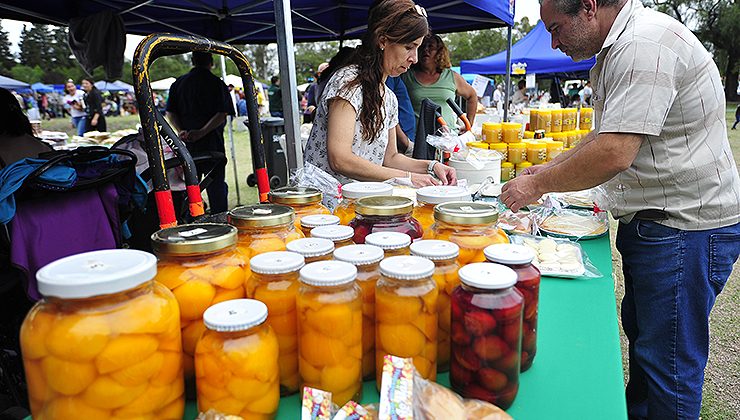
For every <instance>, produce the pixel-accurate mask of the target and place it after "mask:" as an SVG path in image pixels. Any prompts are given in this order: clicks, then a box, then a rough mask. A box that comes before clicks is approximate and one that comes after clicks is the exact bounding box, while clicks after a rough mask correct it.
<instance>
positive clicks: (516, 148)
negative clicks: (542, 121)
mask: <svg viewBox="0 0 740 420" xmlns="http://www.w3.org/2000/svg"><path fill="white" fill-rule="evenodd" d="M508 158H509V162H511V163H513V164H514V165H516V164H517V163H521V162H524V161H525V160H527V144H526V143H509V152H508Z"/></svg>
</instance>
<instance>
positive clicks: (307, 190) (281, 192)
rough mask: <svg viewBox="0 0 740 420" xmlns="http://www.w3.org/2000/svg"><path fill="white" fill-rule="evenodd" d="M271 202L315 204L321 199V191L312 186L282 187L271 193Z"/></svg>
mask: <svg viewBox="0 0 740 420" xmlns="http://www.w3.org/2000/svg"><path fill="white" fill-rule="evenodd" d="M268 197H269V200H270V202H271V203H277V204H287V205H291V204H313V203H318V202H320V201H321V197H322V194H321V191H319V190H317V189H316V188H311V187H282V188H278V189H276V190H272V191H270V193H269V196H268Z"/></svg>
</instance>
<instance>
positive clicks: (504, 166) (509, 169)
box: [501, 162, 516, 182]
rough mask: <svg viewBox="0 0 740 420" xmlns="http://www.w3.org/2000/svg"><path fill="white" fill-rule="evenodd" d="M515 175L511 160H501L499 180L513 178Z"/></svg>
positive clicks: (504, 180) (503, 180)
mask: <svg viewBox="0 0 740 420" xmlns="http://www.w3.org/2000/svg"><path fill="white" fill-rule="evenodd" d="M514 177H516V172H515V171H514V164H513V163H511V162H502V163H501V182H506V181H508V180H510V179H514Z"/></svg>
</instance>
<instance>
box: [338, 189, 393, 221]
mask: <svg viewBox="0 0 740 420" xmlns="http://www.w3.org/2000/svg"><path fill="white" fill-rule="evenodd" d="M377 195H393V186H392V185H390V184H386V183H385V182H352V183H349V184H344V185H343V186H342V201H341V202H340V203H339V205H338V206H337V208H336V209H334V214H335V215H336V216H339V219H340V220H341V222H340V223H341V224H343V225H348V224H349V222H351V221H352V219H354V218H355V202H356V201H357V200H359V199H360V198H362V197H374V196H377Z"/></svg>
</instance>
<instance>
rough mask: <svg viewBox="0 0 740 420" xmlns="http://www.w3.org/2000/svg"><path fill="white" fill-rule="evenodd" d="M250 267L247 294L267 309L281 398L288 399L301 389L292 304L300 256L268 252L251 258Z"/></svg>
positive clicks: (301, 265) (301, 266) (294, 311)
mask: <svg viewBox="0 0 740 420" xmlns="http://www.w3.org/2000/svg"><path fill="white" fill-rule="evenodd" d="M251 265H252V277H251V279H250V280H249V287H250V288H251V293H248V294H249V296H250V297H253V298H254V299H257V300H259V301H261V302H264V304H265V305H267V311H268V313H269V316H268V317H267V324H268V325H269V326H270V327H272V329H273V331H275V335H276V336H277V341H278V349H279V358H278V365H279V367H280V395H290V394H293V393H295V392H297V391H298V389H299V385H300V384H299V383H300V380H299V379H300V378H299V375H298V327H297V325H296V319H297V314H296V306H295V305H296V303H295V302H296V295H298V287H299V282H298V272H299V271H300V269H301V268H303V265H304V262H303V256H301V255H300V254H296V253H294V252H285V251H279V252H267V253H264V254H260V255H257V256H255V257H254V258H252V261H251Z"/></svg>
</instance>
